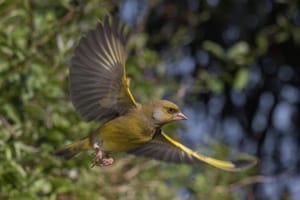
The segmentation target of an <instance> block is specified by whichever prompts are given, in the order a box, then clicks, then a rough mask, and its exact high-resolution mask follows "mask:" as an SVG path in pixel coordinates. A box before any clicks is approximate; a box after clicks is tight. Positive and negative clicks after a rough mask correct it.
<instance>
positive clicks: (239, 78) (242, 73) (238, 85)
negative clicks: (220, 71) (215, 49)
mask: <svg viewBox="0 0 300 200" xmlns="http://www.w3.org/2000/svg"><path fill="white" fill-rule="evenodd" d="M248 79H249V72H248V70H247V69H245V68H241V69H240V70H239V71H238V72H237V74H236V76H235V80H234V83H233V87H234V88H235V89H238V90H241V89H243V88H244V87H245V86H246V84H247V82H248Z"/></svg>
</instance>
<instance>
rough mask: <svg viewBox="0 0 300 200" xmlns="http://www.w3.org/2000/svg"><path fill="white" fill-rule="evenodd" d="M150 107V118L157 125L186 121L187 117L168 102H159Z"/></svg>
mask: <svg viewBox="0 0 300 200" xmlns="http://www.w3.org/2000/svg"><path fill="white" fill-rule="evenodd" d="M152 105H153V110H152V118H153V119H154V121H155V122H156V123H157V124H159V125H163V124H166V123H169V122H172V121H179V120H186V119H187V117H186V116H185V115H184V114H183V113H182V112H181V111H180V109H179V107H178V106H177V105H176V104H174V103H172V102H170V101H167V100H159V101H156V102H154V103H153V104H152Z"/></svg>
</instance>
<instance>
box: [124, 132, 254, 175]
mask: <svg viewBox="0 0 300 200" xmlns="http://www.w3.org/2000/svg"><path fill="white" fill-rule="evenodd" d="M128 153H130V154H134V155H136V156H144V157H149V158H153V159H157V160H161V161H165V162H173V163H185V164H190V165H196V164H201V163H203V162H204V163H207V164H209V165H212V166H214V167H217V168H220V169H223V170H226V171H240V170H244V169H247V168H250V167H252V166H253V165H255V164H256V162H257V160H256V159H255V158H254V157H252V156H249V155H247V156H244V157H240V158H239V159H238V160H235V161H224V160H218V159H215V158H211V157H207V156H205V155H203V154H200V153H197V152H195V151H193V150H191V149H189V148H188V147H186V146H184V145H183V144H181V143H179V142H177V141H175V140H173V139H172V138H170V137H169V136H168V135H167V134H165V133H164V132H160V133H157V134H156V135H155V137H154V138H153V140H152V141H150V142H148V143H146V144H144V145H143V146H140V147H138V148H135V149H132V150H130V151H128Z"/></svg>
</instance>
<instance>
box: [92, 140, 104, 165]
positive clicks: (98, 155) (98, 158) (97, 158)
mask: <svg viewBox="0 0 300 200" xmlns="http://www.w3.org/2000/svg"><path fill="white" fill-rule="evenodd" d="M90 142H91V144H92V147H93V149H94V150H95V153H94V159H93V163H92V165H91V167H94V166H96V165H98V166H101V165H102V159H103V157H104V152H103V150H102V149H101V146H102V141H101V140H100V139H99V138H98V137H97V136H96V135H94V134H93V135H92V136H91V140H90Z"/></svg>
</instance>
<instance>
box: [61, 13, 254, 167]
mask: <svg viewBox="0 0 300 200" xmlns="http://www.w3.org/2000/svg"><path fill="white" fill-rule="evenodd" d="M127 41H128V35H127V34H125V31H124V25H122V24H120V23H119V21H118V20H113V22H111V23H110V22H109V19H108V17H106V18H105V20H104V22H103V23H102V22H99V23H98V25H97V27H96V28H95V29H94V30H91V31H89V32H88V34H87V35H86V36H85V37H83V38H82V39H81V40H80V42H79V45H78V46H77V48H76V50H75V55H74V56H73V57H72V59H71V65H70V70H69V71H70V74H69V78H70V79H69V81H70V84H69V86H70V87H69V88H70V94H71V100H72V102H73V104H74V106H75V108H76V110H77V112H78V113H79V115H80V116H81V118H82V119H84V120H86V121H97V120H99V119H106V122H104V123H103V124H102V125H101V126H100V127H99V128H98V129H97V130H96V131H94V132H93V133H91V134H89V135H88V136H86V137H85V138H83V139H81V140H79V141H77V142H74V143H72V144H69V145H67V146H66V147H65V148H63V149H62V150H59V151H57V152H56V155H59V156H63V157H64V158H66V159H70V158H72V157H73V156H75V155H76V154H77V153H79V152H81V151H85V150H94V151H95V156H94V160H93V161H94V164H95V165H100V166H108V165H111V164H112V163H113V161H114V160H113V158H112V157H111V154H112V153H115V152H127V153H129V154H133V155H137V156H144V157H149V158H153V159H156V160H161V161H166V162H173V163H186V164H199V163H202V162H204V163H207V164H210V165H212V166H215V167H217V168H220V169H223V170H229V171H238V170H241V169H245V168H248V167H250V166H253V165H254V164H255V163H256V159H255V158H252V157H247V158H243V159H239V160H236V161H223V160H217V159H214V158H211V157H207V156H204V155H202V154H199V153H196V152H195V151H192V150H191V149H189V148H187V147H186V146H184V145H182V144H181V143H179V142H177V141H175V140H173V139H172V138H170V137H169V136H168V135H167V134H166V133H164V132H163V131H162V129H161V128H162V126H163V125H165V124H167V123H170V122H173V121H179V120H186V119H187V117H186V116H185V115H184V114H183V113H182V112H181V111H180V108H179V107H178V106H177V105H176V104H174V103H172V102H170V101H167V100H157V101H153V102H150V103H146V104H140V103H137V102H136V100H135V99H134V97H133V95H132V93H131V91H130V89H129V81H128V79H127V78H126V73H125V61H126V49H125V48H126V43H127Z"/></svg>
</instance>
